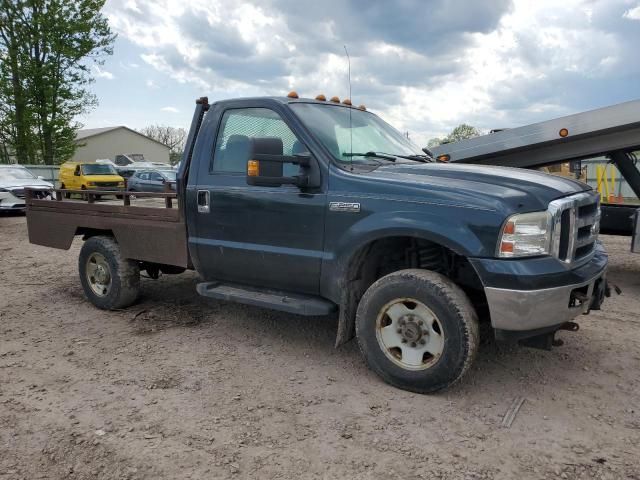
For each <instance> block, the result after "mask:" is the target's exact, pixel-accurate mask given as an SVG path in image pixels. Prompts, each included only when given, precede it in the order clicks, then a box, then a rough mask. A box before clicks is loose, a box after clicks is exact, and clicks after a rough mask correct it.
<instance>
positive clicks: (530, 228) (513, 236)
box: [497, 212, 551, 257]
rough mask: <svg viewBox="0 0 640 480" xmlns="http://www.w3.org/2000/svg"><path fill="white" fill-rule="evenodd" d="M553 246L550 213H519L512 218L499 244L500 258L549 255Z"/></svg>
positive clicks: (503, 231)
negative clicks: (551, 245)
mask: <svg viewBox="0 0 640 480" xmlns="http://www.w3.org/2000/svg"><path fill="white" fill-rule="evenodd" d="M550 244H551V214H550V213H549V212H533V213H519V214H517V215H512V216H510V217H509V218H508V219H507V221H506V223H505V224H504V227H502V234H501V235H500V241H499V242H498V248H497V255H498V257H531V256H534V255H548V254H549V249H550Z"/></svg>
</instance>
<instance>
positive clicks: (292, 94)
mask: <svg viewBox="0 0 640 480" xmlns="http://www.w3.org/2000/svg"><path fill="white" fill-rule="evenodd" d="M287 97H289V98H298V92H296V91H294V90H291V91H290V92H289V94H288V95H287Z"/></svg>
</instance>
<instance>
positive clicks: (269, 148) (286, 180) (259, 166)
mask: <svg viewBox="0 0 640 480" xmlns="http://www.w3.org/2000/svg"><path fill="white" fill-rule="evenodd" d="M285 163H292V164H294V165H298V166H300V174H299V175H295V176H292V177H285V176H283V168H282V167H283V165H284V164H285ZM247 184H248V185H253V186H260V187H279V186H281V185H295V186H296V187H299V188H316V187H319V186H320V172H319V171H318V167H317V164H316V163H315V161H314V160H313V157H312V156H311V154H310V153H307V152H305V153H303V154H299V155H283V154H282V140H280V139H279V138H254V139H252V140H251V148H250V155H249V160H248V161H247Z"/></svg>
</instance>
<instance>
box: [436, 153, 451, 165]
mask: <svg viewBox="0 0 640 480" xmlns="http://www.w3.org/2000/svg"><path fill="white" fill-rule="evenodd" d="M436 160H438V161H439V162H443V163H447V162H448V161H449V160H451V157H450V156H449V154H447V153H445V154H444V155H438V157H437V158H436Z"/></svg>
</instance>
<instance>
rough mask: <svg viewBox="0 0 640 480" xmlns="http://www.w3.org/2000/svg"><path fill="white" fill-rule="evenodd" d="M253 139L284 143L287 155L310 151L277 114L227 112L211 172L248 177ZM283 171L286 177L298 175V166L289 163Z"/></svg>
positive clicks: (250, 110) (256, 110)
mask: <svg viewBox="0 0 640 480" xmlns="http://www.w3.org/2000/svg"><path fill="white" fill-rule="evenodd" d="M253 138H278V139H280V140H282V154H283V155H295V154H296V153H302V152H304V151H306V150H307V148H306V147H305V146H304V145H303V144H302V142H300V141H299V140H298V139H297V138H296V136H295V135H294V133H293V132H292V131H291V129H290V128H289V127H288V126H287V124H286V123H285V122H284V120H283V119H282V117H280V115H278V114H277V113H276V112H274V111H273V110H270V109H268V108H241V109H235V110H227V111H226V112H225V113H224V115H223V116H222V121H221V126H220V130H219V133H218V138H217V139H216V147H215V151H214V153H213V164H212V167H211V171H212V172H214V173H234V174H244V173H245V172H246V171H247V161H248V160H249V155H250V148H251V139H253ZM283 167H284V168H283V174H284V175H285V176H291V175H296V174H297V172H298V167H297V166H296V165H293V164H287V163H285V164H284V165H283Z"/></svg>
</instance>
